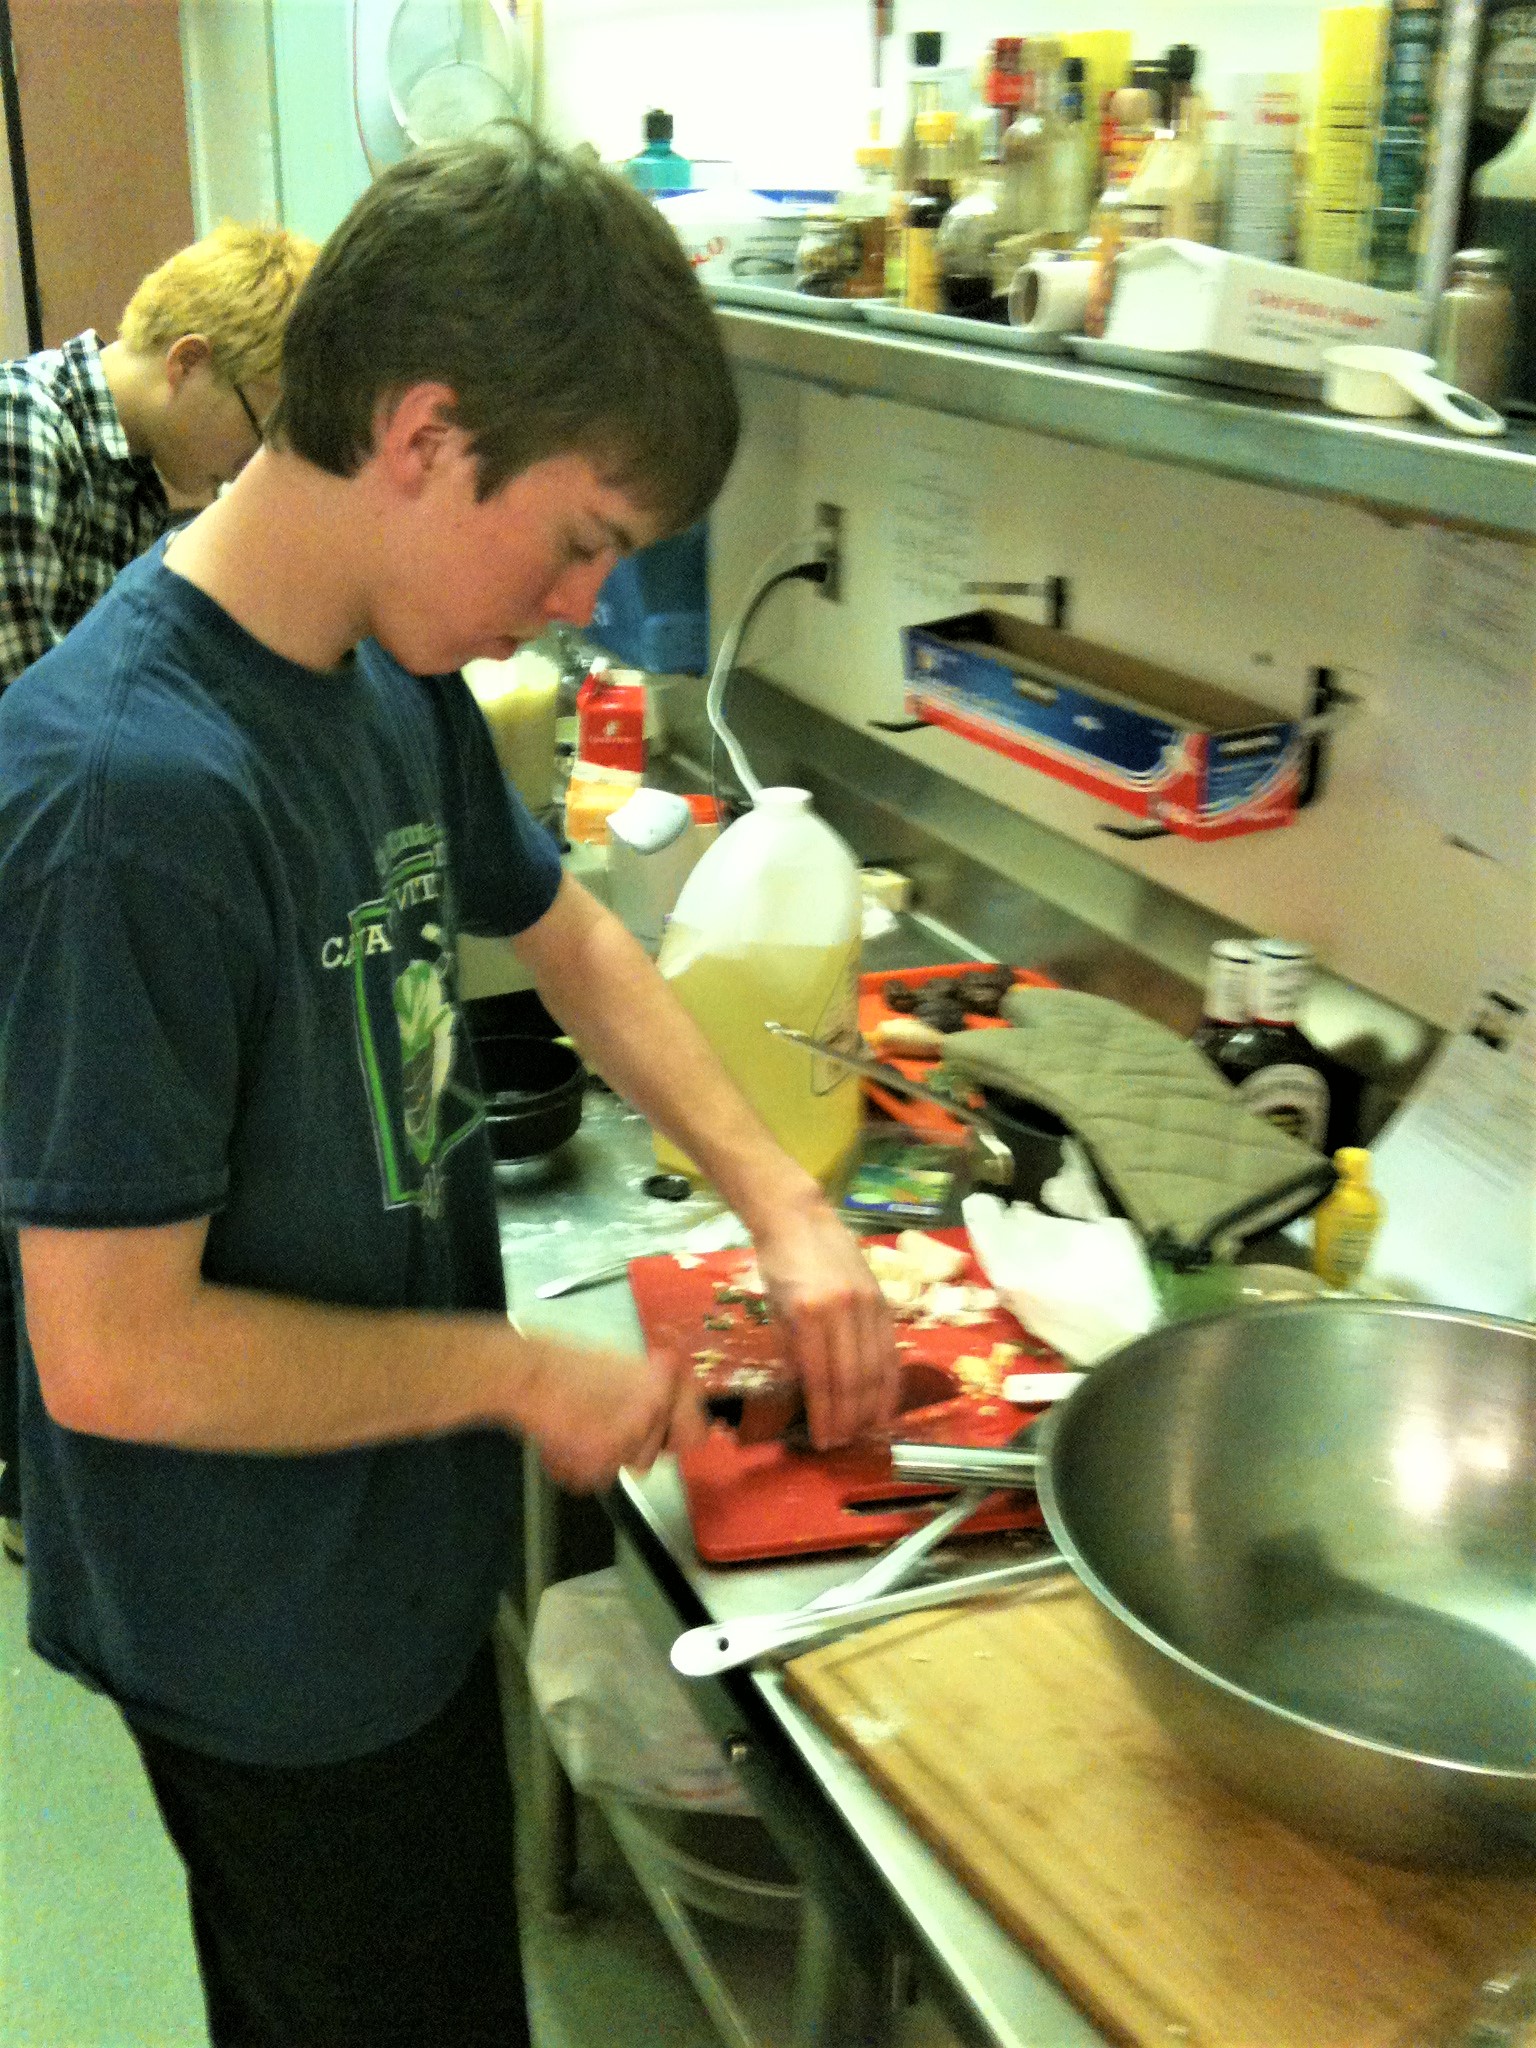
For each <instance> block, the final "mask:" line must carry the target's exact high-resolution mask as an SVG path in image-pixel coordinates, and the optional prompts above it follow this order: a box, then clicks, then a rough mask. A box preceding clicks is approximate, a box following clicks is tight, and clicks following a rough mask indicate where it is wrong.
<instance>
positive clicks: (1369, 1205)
mask: <svg viewBox="0 0 1536 2048" xmlns="http://www.w3.org/2000/svg"><path fill="white" fill-rule="evenodd" d="M1333 1163H1334V1165H1335V1166H1336V1167H1337V1168H1338V1170H1339V1178H1338V1181H1337V1183H1336V1184H1335V1186H1334V1189H1333V1192H1332V1194H1330V1195H1329V1196H1328V1197H1327V1199H1326V1200H1325V1201H1324V1202H1322V1203H1321V1204H1320V1206H1319V1207H1318V1209H1317V1212H1316V1214H1315V1215H1314V1216H1313V1218H1312V1270H1313V1272H1314V1273H1316V1275H1317V1276H1318V1278H1319V1279H1320V1280H1322V1281H1325V1282H1326V1283H1327V1285H1328V1286H1329V1287H1353V1286H1354V1285H1355V1283H1356V1281H1357V1280H1358V1279H1359V1278H1360V1275H1361V1274H1362V1273H1363V1272H1364V1271H1365V1268H1366V1265H1367V1263H1368V1262H1369V1260H1370V1256H1371V1247H1372V1245H1373V1244H1374V1243H1375V1241H1376V1233H1377V1232H1378V1231H1379V1230H1380V1228H1381V1226H1382V1224H1383V1222H1384V1221H1385V1220H1386V1213H1387V1210H1386V1204H1385V1203H1384V1202H1383V1201H1382V1199H1381V1196H1380V1195H1379V1194H1378V1193H1377V1192H1376V1190H1375V1188H1373V1187H1372V1186H1371V1155H1370V1153H1369V1152H1366V1151H1364V1150H1363V1149H1362V1148H1361V1147H1360V1146H1358V1145H1344V1146H1342V1147H1341V1148H1340V1149H1339V1150H1338V1151H1337V1152H1335V1153H1334V1155H1333Z"/></svg>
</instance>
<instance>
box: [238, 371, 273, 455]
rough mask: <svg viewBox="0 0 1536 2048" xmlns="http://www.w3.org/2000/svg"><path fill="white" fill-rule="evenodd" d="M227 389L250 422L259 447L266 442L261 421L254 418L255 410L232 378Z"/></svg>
mask: <svg viewBox="0 0 1536 2048" xmlns="http://www.w3.org/2000/svg"><path fill="white" fill-rule="evenodd" d="M229 388H230V389H231V391H233V392H234V394H235V396H236V398H238V399H239V401H240V410H241V411H242V412H243V413H244V414H245V416H246V418H247V419H248V420H249V421H250V423H251V432H252V433H253V434H254V435H255V436H256V442H257V446H258V447H259V446H260V445H261V443H262V442H263V441H265V440H266V438H267V437H266V433H265V431H264V430H263V428H262V424H261V421H260V420H259V419H257V417H256V413H255V409H254V408H253V406H252V405H251V401H250V400H249V399H248V398H247V397H246V395H245V393H244V392H243V391H242V390H241V388H240V386H239V385H238V384H237V383H236V382H235V381H234V379H233V378H231V379H230V385H229Z"/></svg>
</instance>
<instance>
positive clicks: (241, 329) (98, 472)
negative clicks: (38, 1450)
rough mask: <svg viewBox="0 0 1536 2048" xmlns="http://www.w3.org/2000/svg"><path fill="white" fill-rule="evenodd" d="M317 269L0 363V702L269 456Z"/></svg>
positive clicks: (11, 1521)
mask: <svg viewBox="0 0 1536 2048" xmlns="http://www.w3.org/2000/svg"><path fill="white" fill-rule="evenodd" d="M318 253H319V251H318V248H317V246H316V244H315V243H313V242H311V241H309V240H307V239H306V238H305V237H304V236H302V235H295V234H290V233H289V232H288V231H287V230H286V229H285V228H274V227H259V226H258V227H246V226H239V225H237V224H235V223H234V222H226V223H225V224H224V225H223V226H221V227H218V228H215V229H214V231H213V232H212V234H209V235H205V236H204V237H203V238H202V240H201V241H198V242H194V243H192V244H191V246H190V247H189V248H185V249H181V250H178V251H177V253H176V254H175V255H174V256H172V257H170V258H169V260H168V261H167V262H165V263H162V264H161V265H160V266H159V268H158V269H156V270H153V271H151V272H150V274H149V276H148V277H146V278H145V279H144V280H143V282H142V283H141V284H140V285H139V287H138V289H137V290H136V291H135V292H134V294H133V297H132V298H131V299H130V300H129V301H128V304H127V306H126V308H125V309H124V312H123V317H122V323H121V327H120V330H119V333H118V337H117V339H116V340H115V341H111V342H107V343H105V344H103V343H102V342H101V340H100V339H99V338H98V336H97V335H96V334H94V333H93V332H91V331H89V330H88V331H87V332H86V333H84V334H77V335H76V336H75V337H74V339H73V340H71V341H66V342H65V343H64V345H63V346H62V348H56V349H43V350H41V351H40V352H39V353H38V354H36V355H32V356H27V357H25V358H23V359H21V360H19V361H16V362H9V363H3V364H0V482H3V485H4V488H3V490H0V691H3V690H4V689H5V687H6V686H7V685H8V684H9V683H13V682H14V681H15V680H16V678H17V676H19V675H20V674H21V672H22V670H23V669H25V668H29V667H30V666H31V664H32V663H33V662H34V661H37V660H38V659H39V658H40V657H41V656H42V655H44V654H46V653H47V651H48V650H49V648H50V647H52V646H54V645H55V644H56V643H57V642H58V641H60V640H62V639H63V638H64V635H65V634H66V633H67V632H68V631H69V630H70V628H71V627H72V626H74V625H76V624H78V622H79V621H80V620H81V619H83V618H84V617H85V615H86V613H87V612H88V611H89V610H90V609H91V607H92V605H93V604H95V602H96V600H97V599H98V598H99V597H101V596H102V595H103V593H104V592H105V591H106V589H107V587H108V585H109V584H110V583H111V582H112V579H113V578H114V577H115V576H116V575H117V573H118V571H119V570H120V569H125V568H126V567H127V566H128V564H129V563H130V562H131V561H133V560H134V559H135V558H136V557H137V556H139V555H141V554H142V553H143V552H144V550H145V549H146V548H147V547H149V546H151V545H152V544H153V543H154V542H155V541H156V540H158V539H159V538H160V536H161V534H162V533H164V532H165V530H166V528H167V527H168V526H170V524H171V523H172V521H173V520H174V519H175V518H176V516H177V514H178V513H180V512H189V511H197V510H200V509H201V508H202V507H203V506H204V505H206V504H208V503H209V502H210V501H211V500H212V498H213V497H214V496H215V495H216V493H217V491H218V488H219V486H220V485H221V484H224V483H227V482H229V481H230V480H231V479H232V478H233V477H234V476H236V475H237V473H238V472H239V471H240V470H241V469H242V468H243V467H244V466H245V464H246V463H247V462H248V461H249V459H250V457H251V456H252V455H253V454H254V453H255V451H256V449H257V447H258V446H259V445H260V442H261V437H262V425H263V422H264V421H265V419H266V416H267V414H268V413H269V412H270V411H271V410H272V407H273V406H274V405H275V404H276V402H277V393H278V370H279V364H280V359H281V355H282V344H283V329H284V327H285V326H286V325H287V321H288V315H289V314H290V313H291V312H292V310H293V305H294V301H295V300H296V299H297V297H298V295H299V290H300V287H301V286H302V285H303V283H304V280H305V278H306V277H308V275H309V272H310V269H311V266H312V265H313V263H314V260H315V257H316V256H317V254H318ZM9 1294H10V1289H9V1285H8V1276H7V1275H6V1273H5V1271H4V1262H3V1261H0V1468H3V1469H0V1543H3V1547H4V1549H5V1553H6V1555H7V1556H8V1557H10V1558H11V1559H12V1560H13V1561H14V1562H16V1563H18V1564H19V1563H21V1562H22V1559H23V1557H24V1555H25V1552H24V1547H23V1538H22V1534H21V1522H20V1495H19V1491H18V1477H17V1471H16V1386H15V1363H14V1347H13V1344H12V1342H11V1341H10V1338H11V1332H10V1300H9Z"/></svg>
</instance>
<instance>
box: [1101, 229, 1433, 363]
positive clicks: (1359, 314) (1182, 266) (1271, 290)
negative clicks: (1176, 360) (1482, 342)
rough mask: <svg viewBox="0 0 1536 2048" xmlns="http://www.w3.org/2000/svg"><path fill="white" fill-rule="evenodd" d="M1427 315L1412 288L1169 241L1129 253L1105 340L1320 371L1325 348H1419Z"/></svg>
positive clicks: (1118, 275) (1119, 272) (1119, 271)
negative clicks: (1347, 344)
mask: <svg viewBox="0 0 1536 2048" xmlns="http://www.w3.org/2000/svg"><path fill="white" fill-rule="evenodd" d="M1426 317H1427V316H1426V311H1425V307H1424V303H1423V301H1422V300H1421V299H1418V298H1415V297H1413V296H1412V295H1411V294H1409V293H1406V292H1383V291H1377V290H1376V288H1375V287H1374V286H1373V285H1365V284H1351V283H1350V282H1349V281H1348V280H1347V279H1345V278H1341V277H1324V276H1322V275H1320V274H1319V273H1318V272H1316V271H1311V270H1295V269H1293V268H1292V267H1291V266H1290V265H1289V264H1286V263H1266V262H1263V261H1261V260H1260V259H1259V258H1258V257H1256V256H1234V255H1232V254H1231V253H1230V252H1229V251H1228V250H1225V249H1210V248H1207V247H1206V245H1205V244H1204V243H1203V242H1182V241H1174V240H1168V241H1161V242H1141V243H1133V244H1132V245H1131V246H1130V247H1129V248H1127V249H1125V250H1124V251H1123V252H1122V253H1121V256H1120V260H1119V262H1118V264H1117V265H1116V270H1115V295H1114V298H1113V300H1112V301H1111V304H1110V313H1109V322H1108V325H1107V327H1106V328H1105V333H1104V338H1105V340H1106V341H1111V342H1114V343H1115V344H1116V346H1117V347H1120V348H1136V349H1155V350H1159V351H1166V352H1168V353H1170V354H1199V355H1211V356H1226V357H1229V358H1232V359H1234V360H1236V361H1238V362H1244V363H1269V364H1273V365H1274V366H1276V367H1277V368H1281V369H1287V370H1301V371H1305V372H1308V373H1311V374H1316V375H1321V373H1322V367H1323V350H1324V349H1325V348H1331V347H1333V346H1334V345H1335V344H1336V343H1338V342H1341V341H1370V342H1381V343H1385V344H1386V345H1388V346H1390V347H1394V348H1418V347H1419V346H1420V343H1421V341H1422V339H1423V335H1424V328H1425V322H1426Z"/></svg>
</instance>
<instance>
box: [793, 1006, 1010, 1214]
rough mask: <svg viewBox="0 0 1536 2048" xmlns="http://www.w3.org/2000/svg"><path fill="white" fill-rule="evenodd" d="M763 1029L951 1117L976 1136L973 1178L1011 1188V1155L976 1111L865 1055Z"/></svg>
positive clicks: (808, 1037) (799, 1033)
mask: <svg viewBox="0 0 1536 2048" xmlns="http://www.w3.org/2000/svg"><path fill="white" fill-rule="evenodd" d="M763 1029H764V1030H765V1031H771V1032H772V1033H773V1035H774V1037H775V1038H787V1039H788V1040H789V1042H790V1043H791V1045H802V1046H804V1047H805V1049H806V1051H807V1052H814V1053H819V1054H820V1055H821V1057H822V1058H823V1059H827V1060H831V1061H833V1062H834V1063H835V1064H836V1065H837V1066H840V1067H848V1068H850V1069H851V1070H852V1071H853V1072H854V1073H855V1074H862V1075H863V1076H864V1078H865V1080H866V1081H878V1082H879V1084H880V1086H881V1087H882V1088H890V1089H892V1090H894V1092H895V1093H896V1094H898V1095H910V1096H911V1097H912V1099H913V1101H914V1102H931V1103H932V1104H933V1105H934V1107H935V1108H936V1109H942V1110H943V1112H944V1114H945V1115H946V1116H952V1117H953V1118H954V1120H955V1122H956V1123H959V1124H967V1125H969V1127H970V1128H971V1129H972V1130H973V1131H974V1132H975V1133H976V1137H977V1140H978V1142H979V1144H980V1147H981V1152H982V1158H981V1163H980V1164H979V1165H978V1167H977V1169H976V1178H977V1179H978V1180H981V1181H985V1182H987V1184H988V1185H989V1186H991V1187H1000V1188H1011V1187H1012V1186H1013V1179H1014V1174H1015V1173H1016V1171H1017V1167H1016V1166H1015V1163H1014V1157H1013V1154H1012V1153H1011V1152H1010V1151H1009V1149H1008V1147H1007V1146H1006V1145H1005V1144H1004V1143H1003V1141H1002V1139H1001V1138H1000V1137H999V1136H998V1135H997V1133H996V1131H994V1130H993V1128H992V1126H991V1124H990V1123H989V1122H988V1121H987V1119H986V1117H985V1116H984V1115H983V1114H982V1112H981V1111H980V1110H978V1109H972V1108H971V1107H970V1105H969V1104H968V1103H964V1102H956V1101H954V1100H953V1099H952V1098H951V1097H950V1096H948V1095H941V1094H940V1093H939V1091H938V1089H937V1088H925V1087H924V1085H923V1083H922V1082H921V1081H911V1080H908V1078H907V1076H906V1075H905V1074H904V1073H902V1071H901V1070H900V1068H899V1067H892V1066H888V1065H887V1064H886V1062H885V1061H884V1060H877V1059H872V1058H871V1057H870V1055H869V1054H868V1053H857V1052H848V1051H845V1049H844V1048H843V1047H842V1046H840V1045H833V1044H830V1043H829V1042H828V1040H826V1039H824V1038H812V1037H811V1035H810V1033H809V1032H808V1031H795V1030H792V1029H791V1028H790V1026H789V1025H788V1024H765V1025H764V1026H763Z"/></svg>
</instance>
